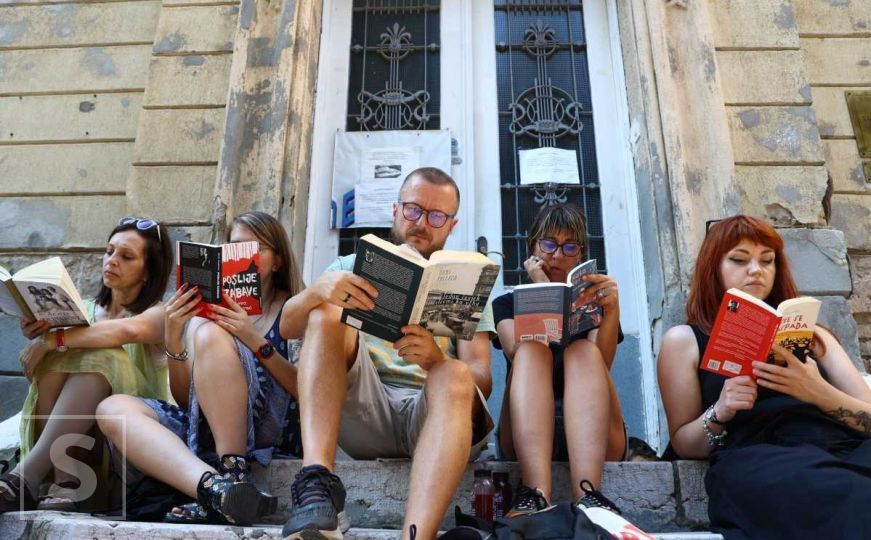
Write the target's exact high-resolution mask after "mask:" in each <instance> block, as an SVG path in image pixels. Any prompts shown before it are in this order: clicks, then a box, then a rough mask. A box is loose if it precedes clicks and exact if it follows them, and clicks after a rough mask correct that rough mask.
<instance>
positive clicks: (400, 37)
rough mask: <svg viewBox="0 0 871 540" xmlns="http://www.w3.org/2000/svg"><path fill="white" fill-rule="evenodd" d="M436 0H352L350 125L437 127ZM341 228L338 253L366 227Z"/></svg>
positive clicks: (351, 247)
mask: <svg viewBox="0 0 871 540" xmlns="http://www.w3.org/2000/svg"><path fill="white" fill-rule="evenodd" d="M440 4H441V3H440V2H439V1H438V0H354V5H353V19H352V29H351V50H350V54H351V69H350V76H349V79H350V80H349V83H348V116H347V121H346V125H345V128H346V129H347V130H348V131H383V130H424V129H438V128H439V123H440V118H439V110H440V98H441V95H440V79H439V75H440V69H439V49H440V36H439V34H440V26H439V10H440ZM389 232H390V229H388V228H381V227H378V228H360V229H342V230H341V231H340V235H339V254H340V255H346V254H348V253H353V252H354V251H355V250H356V246H357V240H358V239H359V238H360V237H362V236H363V235H365V234H367V233H373V234H376V235H378V236H380V237H382V238H386V237H387V235H388V234H389Z"/></svg>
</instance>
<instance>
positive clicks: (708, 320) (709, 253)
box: [687, 215, 798, 334]
mask: <svg viewBox="0 0 871 540" xmlns="http://www.w3.org/2000/svg"><path fill="white" fill-rule="evenodd" d="M742 240H749V241H751V242H754V243H756V244H759V245H763V246H765V247H768V248H771V249H772V250H774V268H775V274H774V286H773V287H772V288H771V293H770V294H769V295H768V297H767V298H766V299H765V302H766V303H767V304H768V305H770V306H771V307H774V308H776V307H777V306H778V304H780V303H781V302H783V301H784V300H788V299H789V298H795V297H796V296H798V290H797V289H796V286H795V281H793V279H792V272H790V270H789V262H788V261H787V260H786V254H785V253H784V252H783V239H781V238H780V235H779V234H777V231H776V230H775V229H774V227H772V226H771V225H769V224H768V223H766V222H764V221H762V220H761V219H757V218H754V217H750V216H745V215H737V216H732V217H730V218H726V219H723V220H721V221H718V222H716V223H714V224H713V225H712V226H711V228H710V230H709V231H708V234H707V236H706V237H705V241H704V242H702V247H701V249H700V250H699V256H698V258H697V259H696V269H695V272H694V273H693V281H692V283H691V284H690V294H689V297H688V298H687V322H688V323H689V324H692V325H695V326H697V327H698V328H699V329H701V330H702V331H703V332H705V333H706V334H710V333H711V328H713V326H714V319H716V318H717V310H718V309H719V307H720V301H721V300H722V299H723V294H724V293H725V292H726V289H725V287H724V286H723V279H722V276H721V275H720V264H721V263H722V261H723V257H724V256H725V255H726V253H728V252H729V251H730V250H731V249H732V248H734V247H735V246H737V245H738V244H739V243H740V242H741V241H742Z"/></svg>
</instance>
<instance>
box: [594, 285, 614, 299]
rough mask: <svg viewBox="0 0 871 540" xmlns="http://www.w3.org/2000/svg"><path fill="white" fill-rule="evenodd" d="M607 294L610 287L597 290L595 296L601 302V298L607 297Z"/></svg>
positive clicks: (609, 291)
mask: <svg viewBox="0 0 871 540" xmlns="http://www.w3.org/2000/svg"><path fill="white" fill-rule="evenodd" d="M609 294H611V288H610V287H605V288H604V289H599V290H598V292H596V296H597V297H598V298H599V299H600V300H601V299H602V298H605V297H606V296H608V295H609Z"/></svg>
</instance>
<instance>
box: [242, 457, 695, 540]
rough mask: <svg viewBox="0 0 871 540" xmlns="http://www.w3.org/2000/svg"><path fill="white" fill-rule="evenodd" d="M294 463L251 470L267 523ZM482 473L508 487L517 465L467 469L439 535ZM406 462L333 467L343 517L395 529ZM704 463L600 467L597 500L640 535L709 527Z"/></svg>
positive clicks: (557, 481)
mask: <svg viewBox="0 0 871 540" xmlns="http://www.w3.org/2000/svg"><path fill="white" fill-rule="evenodd" d="M300 467H301V462H300V461H299V460H274V461H273V462H272V463H271V464H270V466H269V467H268V468H266V469H262V468H257V469H256V470H255V478H256V479H257V482H258V484H259V485H260V486H261V487H262V488H264V489H266V490H267V491H268V492H270V493H271V494H273V495H275V496H277V497H278V498H279V511H278V513H277V514H276V515H275V516H274V517H273V518H272V519H270V520H269V521H272V520H273V519H275V520H276V521H279V520H281V521H283V519H284V518H283V517H282V516H285V515H287V511H288V507H289V505H290V486H291V483H292V482H293V477H294V475H295V474H296V472H297V471H298V470H299V469H300ZM478 468H487V469H490V470H493V471H507V472H509V474H510V478H511V484H512V485H513V486H516V485H517V484H518V482H519V480H520V473H519V469H518V467H517V463H514V462H504V461H503V462H500V461H484V462H477V463H472V464H470V465H469V467H468V468H467V469H466V473H465V474H464V476H463V479H462V481H461V483H460V486H459V487H458V489H457V491H456V494H455V496H454V499H453V501H452V502H451V504H450V506H449V507H448V512H447V514H446V516H445V519H444V521H443V522H442V527H443V528H446V529H447V528H450V527H452V526H453V523H454V519H453V509H454V507H455V506H459V507H460V508H461V509H462V510H464V511H466V512H469V511H470V506H471V498H470V493H471V487H472V481H473V471H474V470H475V469H478ZM410 469H411V462H410V461H409V460H379V461H337V462H336V471H335V472H336V474H338V475H339V477H340V478H341V479H342V482H343V483H344V484H345V488H346V489H347V492H348V497H347V503H346V506H345V508H346V511H347V513H348V517H349V519H350V520H351V523H352V524H353V525H354V526H356V527H365V528H371V529H399V528H400V527H401V526H402V522H403V516H404V512H405V501H406V497H407V491H408V475H409V472H410ZM706 470H707V464H706V463H704V462H697V461H678V462H674V463H672V462H628V463H606V464H605V471H604V478H603V489H602V491H603V493H604V494H605V495H606V496H607V497H609V498H610V499H611V500H613V501H614V502H615V503H616V504H617V505H618V506H619V507H620V508H621V509H622V511H623V514H624V516H626V518H627V519H628V520H629V521H631V522H632V523H634V524H636V525H638V526H639V527H641V528H642V529H643V530H647V531H662V532H671V531H675V532H677V531H694V530H705V529H707V528H708V515H707V503H708V498H707V494H706V493H705V490H704V475H705V471H706ZM553 479H554V482H553V493H554V501H564V500H569V499H570V498H571V487H570V486H569V469H568V464H567V463H555V464H554V466H553Z"/></svg>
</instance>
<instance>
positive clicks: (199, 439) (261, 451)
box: [98, 212, 302, 524]
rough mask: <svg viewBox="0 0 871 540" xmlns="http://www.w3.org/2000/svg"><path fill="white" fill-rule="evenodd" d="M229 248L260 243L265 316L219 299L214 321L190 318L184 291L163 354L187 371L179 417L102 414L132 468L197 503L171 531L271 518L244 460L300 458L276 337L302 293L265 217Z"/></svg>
mask: <svg viewBox="0 0 871 540" xmlns="http://www.w3.org/2000/svg"><path fill="white" fill-rule="evenodd" d="M229 240H230V242H248V241H257V242H259V245H260V253H259V256H260V263H259V268H258V271H259V275H260V283H261V289H262V292H261V295H260V304H261V310H262V314H261V315H253V316H249V315H247V314H246V312H245V311H244V310H243V309H242V308H241V307H240V306H239V305H238V304H236V302H234V301H233V299H232V298H230V296H229V295H228V294H226V292H225V293H224V299H225V300H226V302H227V304H228V305H229V306H230V307H229V308H228V307H221V306H217V305H210V306H209V307H208V308H207V309H210V310H211V311H212V312H213V314H214V316H213V320H212V321H210V320H208V319H206V318H203V317H199V318H194V317H196V316H197V315H198V314H201V310H202V309H204V308H203V307H202V304H200V303H199V300H200V295H199V294H198V293H197V290H196V288H195V287H189V286H187V285H186V284H182V286H181V287H179V289H178V290H177V291H176V293H175V294H174V295H173V296H172V298H170V300H169V301H168V302H167V304H166V341H165V345H166V354H167V356H168V357H169V358H170V359H171V360H170V362H171V363H172V364H175V365H180V366H191V368H190V369H191V370H192V377H193V385H192V386H191V395H190V398H189V400H186V401H178V402H179V403H182V404H184V408H182V407H179V406H177V405H174V404H170V403H167V402H165V401H161V400H158V399H144V400H143V399H137V398H135V397H132V396H112V397H111V398H109V399H107V400H105V401H104V402H103V403H101V404H100V407H99V408H98V412H99V413H100V414H104V415H112V416H107V417H104V418H101V419H100V427H101V428H102V430H103V432H104V433H105V434H106V435H107V436H108V437H109V438H110V439H111V440H112V442H113V443H114V444H115V446H116V448H117V449H119V450H120V451H121V453H122V454H123V456H124V457H126V459H127V460H128V462H129V463H131V464H132V465H134V466H135V467H136V468H137V469H139V471H141V472H142V473H145V474H147V475H149V476H151V477H153V478H156V479H158V480H160V481H162V482H164V483H166V484H169V485H170V486H172V487H174V488H176V489H177V490H179V491H180V492H182V493H184V494H186V495H188V496H190V497H191V498H192V499H196V500H197V501H198V502H192V503H190V504H187V505H184V506H181V507H177V508H174V509H172V511H171V512H170V513H169V514H168V515H167V520H169V521H175V522H187V523H191V522H215V523H218V522H221V523H224V522H231V523H237V524H244V523H251V522H252V521H254V520H256V519H258V518H259V517H261V516H262V515H265V514H268V513H271V512H273V511H274V510H275V503H276V499H274V498H273V497H270V496H268V495H267V494H265V493H262V492H260V491H259V490H257V489H256V488H255V487H254V484H253V483H252V481H251V476H250V474H251V473H250V466H249V464H250V460H255V461H257V462H259V463H261V464H262V465H266V464H268V463H269V461H270V459H271V458H272V456H273V453H275V452H283V453H286V454H291V455H294V456H299V455H301V453H302V449H301V448H302V446H301V441H300V438H299V410H298V407H297V406H296V401H295V396H296V367H295V366H294V365H293V364H291V363H290V362H289V361H288V358H289V357H290V356H291V354H290V351H289V348H288V342H287V341H286V340H285V339H284V338H283V337H282V336H281V335H280V333H279V328H278V326H279V321H280V319H281V312H282V310H283V308H284V304H285V302H286V301H293V298H294V295H296V293H297V292H299V290H300V289H301V280H300V277H299V273H298V270H297V266H296V262H295V260H294V257H293V254H292V252H291V250H290V244H289V242H288V239H287V234H286V233H285V231H284V229H283V228H282V226H281V224H280V223H278V221H277V220H276V219H275V218H273V217H271V216H269V215H268V214H265V213H263V212H248V213H245V214H242V215H240V216H238V217H237V218H236V219H235V220H233V225H232V228H231V231H230V238H229ZM291 337H295V336H291ZM119 417H124V418H125V421H126V427H125V422H124V421H122V420H121V419H120V418H119ZM125 436H126V438H125Z"/></svg>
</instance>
